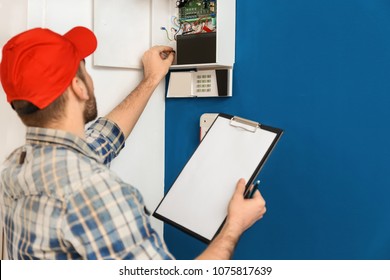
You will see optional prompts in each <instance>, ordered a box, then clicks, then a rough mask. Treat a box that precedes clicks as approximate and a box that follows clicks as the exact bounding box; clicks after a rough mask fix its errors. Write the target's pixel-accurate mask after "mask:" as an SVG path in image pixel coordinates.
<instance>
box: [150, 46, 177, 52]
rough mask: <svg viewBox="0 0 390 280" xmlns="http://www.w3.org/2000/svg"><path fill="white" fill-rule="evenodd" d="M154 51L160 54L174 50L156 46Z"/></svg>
mask: <svg viewBox="0 0 390 280" xmlns="http://www.w3.org/2000/svg"><path fill="white" fill-rule="evenodd" d="M152 49H154V50H156V51H158V52H171V51H173V48H171V47H168V46H154V47H153V48H152Z"/></svg>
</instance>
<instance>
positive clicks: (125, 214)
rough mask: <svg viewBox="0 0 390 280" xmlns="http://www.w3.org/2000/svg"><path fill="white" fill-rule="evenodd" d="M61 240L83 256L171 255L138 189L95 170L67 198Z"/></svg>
mask: <svg viewBox="0 0 390 280" xmlns="http://www.w3.org/2000/svg"><path fill="white" fill-rule="evenodd" d="M62 229H63V236H64V239H65V241H66V242H65V243H70V244H72V246H73V248H74V249H75V250H76V251H77V252H78V253H79V254H80V256H81V257H82V258H84V259H173V256H172V255H171V254H170V253H169V251H168V250H167V248H166V245H165V243H164V241H163V240H161V239H160V237H159V236H158V234H157V233H156V232H155V231H154V230H153V229H152V228H151V226H150V222H149V217H148V216H147V215H146V214H145V206H144V203H143V201H142V197H141V195H140V193H139V192H138V191H137V190H136V189H135V188H133V187H132V186H130V185H127V184H125V183H123V182H121V181H116V180H113V179H112V178H109V176H108V175H107V174H106V173H104V174H95V175H94V176H92V177H91V178H89V179H88V182H87V184H85V185H84V186H83V187H82V188H81V189H80V190H79V191H77V192H76V193H74V194H73V195H72V196H71V197H69V200H68V202H67V211H66V215H65V217H64V220H63V227H62Z"/></svg>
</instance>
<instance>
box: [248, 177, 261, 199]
mask: <svg viewBox="0 0 390 280" xmlns="http://www.w3.org/2000/svg"><path fill="white" fill-rule="evenodd" d="M259 185H260V180H257V181H256V182H255V183H254V184H253V186H252V188H251V187H249V188H248V190H247V192H246V194H245V198H252V196H253V195H254V194H255V191H256V190H257V189H258V187H259Z"/></svg>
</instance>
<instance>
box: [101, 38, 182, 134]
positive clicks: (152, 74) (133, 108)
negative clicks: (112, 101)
mask: <svg viewBox="0 0 390 280" xmlns="http://www.w3.org/2000/svg"><path fill="white" fill-rule="evenodd" d="M174 56H175V55H174V52H173V50H172V48H170V47H164V46H156V47H153V48H151V49H149V50H148V51H146V52H145V53H144V55H143V57H142V63H143V64H144V79H143V80H142V81H141V83H140V84H139V85H138V86H137V87H136V88H135V89H134V90H133V91H132V92H131V93H130V94H129V95H128V96H127V97H126V98H125V99H124V100H123V101H122V102H121V103H119V104H118V106H116V107H115V108H114V109H113V110H112V111H111V112H110V113H108V114H107V115H106V118H107V119H110V120H112V121H113V122H115V123H116V124H117V125H118V126H119V127H120V129H121V130H122V132H123V134H124V136H125V138H127V137H128V136H129V134H130V133H131V131H132V130H133V128H134V126H135V124H136V123H137V121H138V119H139V117H140V116H141V114H142V112H143V110H144V109H145V106H146V104H147V103H148V101H149V98H150V96H151V95H152V94H153V92H154V90H155V89H156V87H157V86H158V84H159V83H160V82H161V80H162V79H163V78H164V76H165V75H166V74H167V73H168V70H169V66H171V64H172V62H173V59H174Z"/></svg>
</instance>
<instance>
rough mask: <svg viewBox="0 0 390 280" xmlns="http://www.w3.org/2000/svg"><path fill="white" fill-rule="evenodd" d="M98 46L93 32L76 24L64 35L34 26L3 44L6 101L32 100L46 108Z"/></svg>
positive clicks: (0, 66)
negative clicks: (81, 62)
mask: <svg viewBox="0 0 390 280" xmlns="http://www.w3.org/2000/svg"><path fill="white" fill-rule="evenodd" d="M96 47H97V40H96V37H95V35H94V34H93V32H92V31H91V30H89V29H87V28H85V27H81V26H78V27H75V28H73V29H71V30H70V31H69V32H67V33H66V34H65V35H60V34H57V33H55V32H53V31H51V30H49V29H44V28H34V29H31V30H28V31H25V32H23V33H21V34H19V35H16V36H15V37H13V38H12V39H10V40H9V41H8V42H7V43H6V44H5V46H4V47H3V57H2V61H1V64H0V80H1V84H2V85H3V88H4V91H5V93H6V95H7V101H8V102H9V103H11V102H12V101H14V100H25V101H29V102H31V103H32V104H34V105H35V106H37V107H38V108H39V109H43V108H45V107H46V106H48V105H49V104H50V103H52V102H53V101H54V100H55V99H56V98H58V97H59V96H60V95H61V94H62V93H64V91H65V90H66V88H67V87H68V86H69V85H70V83H71V81H72V79H73V78H74V77H75V76H76V73H77V69H78V67H79V65H80V61H81V60H83V59H84V58H85V57H87V56H89V55H90V54H92V53H93V52H94V51H95V50H96Z"/></svg>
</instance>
